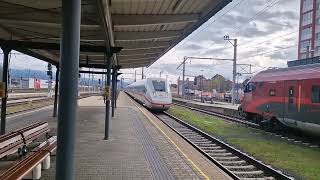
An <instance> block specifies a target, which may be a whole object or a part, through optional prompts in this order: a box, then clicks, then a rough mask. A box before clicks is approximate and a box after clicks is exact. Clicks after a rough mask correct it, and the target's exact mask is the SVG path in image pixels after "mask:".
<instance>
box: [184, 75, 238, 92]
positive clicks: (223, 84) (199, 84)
mask: <svg viewBox="0 0 320 180" xmlns="http://www.w3.org/2000/svg"><path fill="white" fill-rule="evenodd" d="M178 86H179V88H181V89H182V80H178ZM184 87H185V89H186V90H198V91H201V90H203V91H205V92H212V91H213V90H216V91H217V92H226V91H230V90H231V88H232V81H230V80H227V79H225V78H224V77H223V76H222V75H219V74H216V75H215V76H213V77H212V78H210V79H207V78H205V77H204V76H196V77H195V78H194V81H190V80H189V78H186V80H185V84H184ZM181 91H182V90H180V92H181Z"/></svg>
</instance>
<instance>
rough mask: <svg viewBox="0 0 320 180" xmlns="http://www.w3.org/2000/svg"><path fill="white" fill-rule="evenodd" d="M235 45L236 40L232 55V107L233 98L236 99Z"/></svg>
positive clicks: (236, 41)
mask: <svg viewBox="0 0 320 180" xmlns="http://www.w3.org/2000/svg"><path fill="white" fill-rule="evenodd" d="M237 44H238V40H237V39H234V44H233V47H234V52H233V53H234V55H233V76H232V99H231V102H232V104H233V105H234V104H235V98H236V77H237Z"/></svg>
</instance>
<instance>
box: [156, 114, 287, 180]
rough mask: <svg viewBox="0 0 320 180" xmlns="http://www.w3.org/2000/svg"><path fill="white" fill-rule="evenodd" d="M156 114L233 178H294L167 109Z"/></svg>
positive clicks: (246, 179)
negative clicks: (177, 116)
mask: <svg viewBox="0 0 320 180" xmlns="http://www.w3.org/2000/svg"><path fill="white" fill-rule="evenodd" d="M155 115H156V116H157V117H158V118H159V119H160V120H161V121H162V122H163V123H165V124H166V125H167V126H168V127H169V128H171V129H172V130H173V131H175V132H176V133H177V134H179V135H180V136H181V137H182V138H183V139H185V140H186V141H187V142H189V143H190V144H191V145H192V146H193V147H195V148H196V149H197V150H198V151H199V152H201V153H202V154H203V155H204V156H206V157H207V158H208V159H209V160H211V161H212V162H213V163H214V164H216V165H217V166H218V167H219V168H221V169H222V170H223V171H224V172H226V173H227V174H228V175H229V176H231V177H232V178H233V179H242V180H253V179H255V180H273V179H293V178H291V177H289V176H287V175H285V174H283V173H282V172H280V171H278V170H275V169H273V168H272V167H271V166H268V165H265V164H263V163H262V162H260V161H258V160H256V159H254V158H253V157H251V156H249V155H247V154H245V153H242V152H241V151H239V150H237V149H235V148H233V147H232V146H230V145H228V144H226V143H225V142H222V141H221V140H219V139H217V138H215V137H213V136H211V135H209V134H207V133H205V132H203V131H201V130H199V129H198V128H196V127H194V126H192V125H190V124H188V123H186V122H184V121H182V120H180V119H178V118H176V117H174V116H172V115H170V114H168V113H166V112H164V113H163V114H155Z"/></svg>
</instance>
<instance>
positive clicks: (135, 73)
mask: <svg viewBox="0 0 320 180" xmlns="http://www.w3.org/2000/svg"><path fill="white" fill-rule="evenodd" d="M134 82H137V70H134Z"/></svg>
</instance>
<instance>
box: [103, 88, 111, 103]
mask: <svg viewBox="0 0 320 180" xmlns="http://www.w3.org/2000/svg"><path fill="white" fill-rule="evenodd" d="M104 97H105V99H106V100H107V101H110V100H111V86H106V87H105V89H104Z"/></svg>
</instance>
